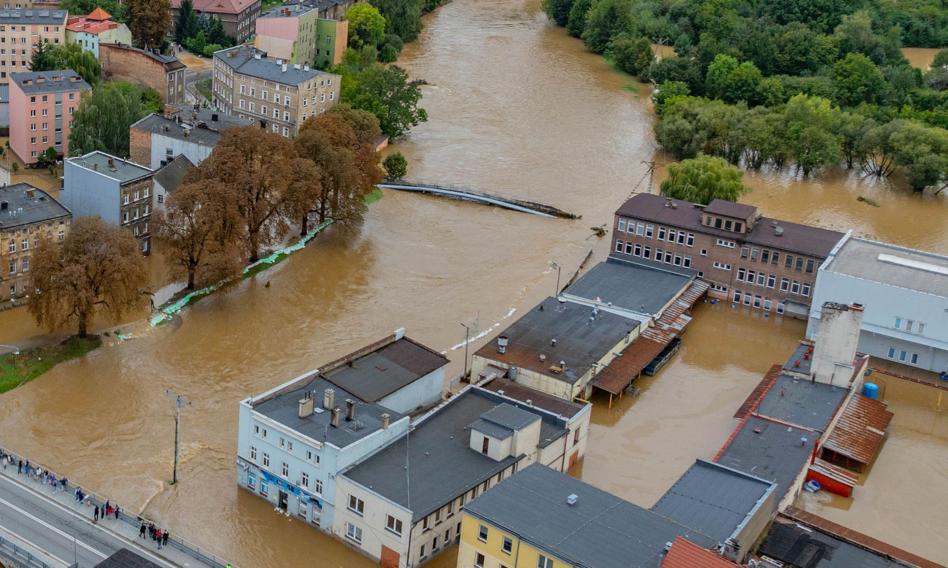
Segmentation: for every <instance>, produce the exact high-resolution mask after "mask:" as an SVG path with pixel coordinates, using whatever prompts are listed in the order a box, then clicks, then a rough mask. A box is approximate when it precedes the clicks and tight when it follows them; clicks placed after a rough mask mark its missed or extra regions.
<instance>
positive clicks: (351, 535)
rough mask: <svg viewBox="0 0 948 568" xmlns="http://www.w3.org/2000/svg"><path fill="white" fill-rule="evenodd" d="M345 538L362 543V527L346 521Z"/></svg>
mask: <svg viewBox="0 0 948 568" xmlns="http://www.w3.org/2000/svg"><path fill="white" fill-rule="evenodd" d="M346 538H348V539H349V540H351V541H352V542H355V543H357V544H362V529H360V528H359V527H357V526H355V525H354V524H352V523H346Z"/></svg>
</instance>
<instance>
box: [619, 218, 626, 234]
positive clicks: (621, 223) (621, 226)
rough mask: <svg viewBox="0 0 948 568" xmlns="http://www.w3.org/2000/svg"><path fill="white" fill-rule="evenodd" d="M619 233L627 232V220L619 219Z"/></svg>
mask: <svg viewBox="0 0 948 568" xmlns="http://www.w3.org/2000/svg"><path fill="white" fill-rule="evenodd" d="M619 232H620V233H624V232H625V219H619Z"/></svg>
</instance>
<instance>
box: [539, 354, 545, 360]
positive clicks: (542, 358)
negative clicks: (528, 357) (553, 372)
mask: <svg viewBox="0 0 948 568" xmlns="http://www.w3.org/2000/svg"><path fill="white" fill-rule="evenodd" d="M540 361H541V362H542V361H546V355H544V354H543V353H540Z"/></svg>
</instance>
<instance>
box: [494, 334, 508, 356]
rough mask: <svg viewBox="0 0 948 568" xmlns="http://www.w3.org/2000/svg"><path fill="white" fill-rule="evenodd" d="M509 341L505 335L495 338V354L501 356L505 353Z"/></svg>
mask: <svg viewBox="0 0 948 568" xmlns="http://www.w3.org/2000/svg"><path fill="white" fill-rule="evenodd" d="M508 341H510V339H509V338H508V337H507V336H506V335H501V336H500V337H498V338H497V352H498V353H500V354H501V355H503V354H504V353H506V352H507V342H508Z"/></svg>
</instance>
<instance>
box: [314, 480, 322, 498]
mask: <svg viewBox="0 0 948 568" xmlns="http://www.w3.org/2000/svg"><path fill="white" fill-rule="evenodd" d="M313 493H315V494H316V495H322V494H323V480H322V479H314V480H313Z"/></svg>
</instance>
